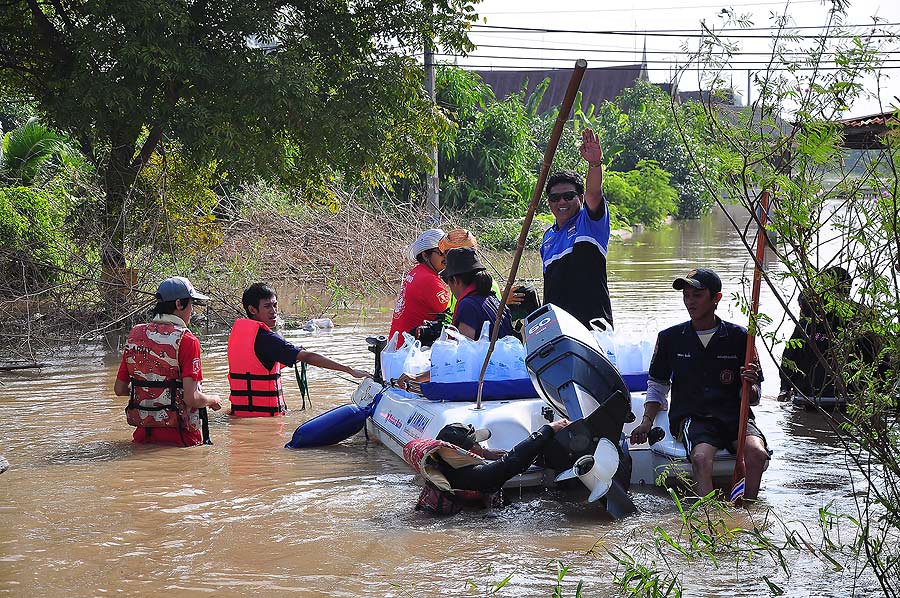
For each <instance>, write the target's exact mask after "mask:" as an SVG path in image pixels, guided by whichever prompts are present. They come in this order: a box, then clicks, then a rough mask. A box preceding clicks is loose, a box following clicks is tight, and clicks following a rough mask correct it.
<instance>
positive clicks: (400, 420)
mask: <svg viewBox="0 0 900 598" xmlns="http://www.w3.org/2000/svg"><path fill="white" fill-rule="evenodd" d="M378 395H380V396H378ZM644 395H645V393H643V392H633V393H631V409H632V412H633V413H634V414H635V420H634V421H632V422H630V423H628V424H626V425H625V428H624V430H623V435H622V438H621V439H620V445H621V447H622V449H623V450H624V451H628V453H629V454H630V456H631V485H632V486H635V487H642V486H653V485H656V482H657V480H658V479H659V478H660V477H661V476H663V477H665V478H679V477H686V478H688V479H689V478H690V476H691V465H690V462H689V461H688V460H687V457H686V454H685V449H684V446H683V445H682V444H681V443H680V442H678V441H677V440H676V439H675V438H673V437H672V435H671V434H670V433H669V422H668V413H667V412H665V411H663V412H660V413H659V414H658V415H657V417H656V420H655V421H654V426H658V427H660V428H662V429H663V430H664V431H665V432H666V435H665V437H663V439H662V440H660V441H659V442H657V443H655V444H654V445H653V446H650V445H649V444H647V443H643V444H640V445H631V444H630V443H629V442H628V441H627V440H626V439H627V438H628V436H629V435H630V434H631V431H632V430H633V429H634V428H635V427H637V424H638V422H640V421H641V418H642V417H643V413H644ZM376 397H377V404H376V405H375V408H374V409H373V411H372V414H371V416H370V417H369V419H368V420H367V422H366V430H367V432H368V433H369V436H370V437H371V438H375V439H376V440H378V441H379V442H381V443H382V444H384V445H385V446H386V447H387V448H388V449H390V450H391V451H392V452H393V453H394V454H396V455H397V456H398V457H400V458H401V459H402V458H403V447H404V446H405V445H406V443H407V442H409V441H410V440H413V439H416V438H434V437H435V436H436V435H437V433H438V432H439V431H440V429H441V428H442V427H444V426H445V425H447V424H450V423H454V422H461V423H464V424H472V425H473V426H475V427H477V428H487V429H489V430H491V438H490V439H488V440H487V441H485V442H484V443H483V444H484V445H485V446H486V447H487V448H491V449H503V450H509V449H511V448H512V447H514V446H515V445H516V444H518V443H519V442H521V441H522V440H524V439H525V438H527V437H528V436H529V435H530V434H531V433H532V432H534V431H536V430H538V429H539V428H540V427H541V426H543V425H544V424H547V423H548V422H550V421H552V420H553V419H554V418H555V417H556V415H555V414H554V412H553V410H552V409H551V408H550V406H549V405H548V404H547V403H546V402H545V401H543V400H542V399H539V398H536V397H535V398H532V399H511V400H507V401H486V402H484V403H483V404H482V407H481V409H476V408H475V403H474V402H439V401H431V400H428V399H426V398H424V397H422V396H421V395H417V394H413V393H408V392H405V391H402V390H399V389H396V388H393V387H384V386H382V385H381V384H378V383H376V382H374V381H372V380H368V379H367V380H365V381H363V382H362V383H361V384H360V386H359V388H358V389H357V391H356V392H355V393H354V395H353V402H354V403H355V404H356V405H358V406H359V407H363V408H364V407H367V406H368V405H370V404H372V402H373V401H374V400H376ZM733 470H734V455H732V454H731V453H729V452H728V451H726V450H721V451H719V452H718V453H717V454H716V460H715V462H714V464H713V477H714V478H716V479H717V480H721V481H725V482H727V481H728V480H730V479H731V475H732V472H733ZM557 473H559V472H554V471H550V470H544V469H542V468H539V467H536V466H532V467H531V468H530V469H529V470H528V471H526V472H525V473H524V474H521V475H518V476H516V477H515V478H513V479H511V480H510V481H509V482H508V483H507V484H506V487H512V488H520V487H547V488H549V487H554V486H555V482H554V478H555V476H556V474H557Z"/></svg>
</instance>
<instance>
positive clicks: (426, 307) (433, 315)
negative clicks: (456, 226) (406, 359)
mask: <svg viewBox="0 0 900 598" xmlns="http://www.w3.org/2000/svg"><path fill="white" fill-rule="evenodd" d="M443 238H444V231H442V230H441V229H439V228H431V229H428V230H426V231H425V232H423V233H422V234H421V235H419V237H418V238H417V239H416V240H415V241H414V242H413V244H412V245H410V247H409V253H408V254H407V256H408V257H409V259H410V261H414V262H417V263H416V266H415V267H414V268H413V269H412V270H410V271H409V272H408V273H407V274H406V276H405V277H404V278H403V285H402V286H401V287H400V296H399V297H397V305H396V306H395V307H394V317H393V319H392V320H391V331H390V334H389V338H390V337H391V336H393V335H394V333H395V332H399V333H401V335H402V333H404V332H409V331H410V330H412V329H413V328H416V327H417V326H421V325H422V324H423V323H424V322H429V321H432V320H437V319H439V318H440V317H441V316H442V315H443V313H444V312H445V311H446V310H447V305H448V304H449V303H450V289H449V288H447V285H446V284H444V281H443V280H441V277H440V276H439V275H438V274H439V273H440V271H441V270H443V269H444V265H445V263H446V262H445V259H444V252H443V251H441V249H440V248H439V247H438V245H439V244H440V242H441V239H443ZM400 344H401V345H402V344H403V338H402V336H401V337H400Z"/></svg>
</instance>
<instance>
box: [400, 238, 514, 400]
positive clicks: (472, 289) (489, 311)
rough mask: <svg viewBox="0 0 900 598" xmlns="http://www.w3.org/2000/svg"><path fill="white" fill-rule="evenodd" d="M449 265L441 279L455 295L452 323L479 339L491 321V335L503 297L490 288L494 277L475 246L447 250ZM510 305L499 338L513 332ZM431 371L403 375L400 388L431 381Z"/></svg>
mask: <svg viewBox="0 0 900 598" xmlns="http://www.w3.org/2000/svg"><path fill="white" fill-rule="evenodd" d="M446 257H447V266H446V267H445V268H444V270H443V271H442V272H441V278H442V279H444V281H445V282H446V283H447V286H448V287H450V291H451V292H452V293H453V296H454V297H456V308H455V309H454V311H453V325H454V326H456V328H457V330H459V331H460V333H461V334H463V335H464V336H467V337H469V338H470V339H472V340H473V341H474V340H478V335H479V334H481V329H482V327H483V326H484V323H485V322H490V331H491V334H493V332H494V325H495V323H496V321H497V310H498V309H499V308H500V300H499V299H497V297H496V296H495V295H494V293H493V292H492V291H491V287H492V286H493V284H494V279H493V278H492V277H491V275H490V274H488V272H487V269H486V268H485V267H484V266H483V265H482V264H481V262H480V261H479V260H478V257H477V256H476V255H475V249H473V248H472V247H461V248H459V249H451V250H450V251H448V252H447V256H446ZM514 334H515V331H514V330H513V327H512V320H511V319H510V315H509V308H508V307H505V306H504V308H503V317H502V318H501V320H500V334H499V335H498V336H497V338H503V337H505V336H510V335H514ZM429 380H431V372H430V371H429V372H423V373H422V374H419V375H418V376H415V377H412V376H409V375H407V374H403V375H402V376H400V378H398V379H397V386H398V387H399V388H403V389H407V388H408V384H409V382H411V381H412V382H419V383H421V382H428V381H429Z"/></svg>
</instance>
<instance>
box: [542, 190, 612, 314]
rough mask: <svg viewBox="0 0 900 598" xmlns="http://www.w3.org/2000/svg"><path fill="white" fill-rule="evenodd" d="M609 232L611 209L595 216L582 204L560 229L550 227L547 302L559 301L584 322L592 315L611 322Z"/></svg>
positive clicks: (544, 252)
mask: <svg viewBox="0 0 900 598" xmlns="http://www.w3.org/2000/svg"><path fill="white" fill-rule="evenodd" d="M604 201H606V200H605V199H604ZM609 233H610V226H609V209H604V210H603V216H601V217H600V218H597V219H595V218H593V217H592V216H591V213H590V212H589V211H588V209H587V206H583V207H582V208H581V211H579V212H578V213H577V214H575V216H573V217H572V218H571V219H570V220H569V221H568V222H566V223H565V224H564V225H563V227H562V228H561V229H560V228H557V226H556V225H555V224H554V225H553V226H552V227H550V228H548V229H547V230H546V232H544V240H543V242H542V243H541V260H543V263H544V303H552V304H554V305H558V306H559V307H561V308H563V309H564V310H566V311H567V312H569V313H570V314H572V315H573V316H575V318H576V319H577V320H578V321H579V322H581V323H582V324H584V325H585V326H589V322H590V321H591V320H592V319H593V318H600V317H603V318H606V319H607V320H608V321H609V322H612V306H611V305H610V302H609V283H608V282H607V278H606V254H607V251H608V249H609Z"/></svg>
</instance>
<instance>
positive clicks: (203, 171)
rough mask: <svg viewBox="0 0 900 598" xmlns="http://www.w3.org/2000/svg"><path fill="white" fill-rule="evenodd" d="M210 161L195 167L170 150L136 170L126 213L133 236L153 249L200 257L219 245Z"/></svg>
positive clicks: (220, 242)
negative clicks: (129, 214) (130, 218)
mask: <svg viewBox="0 0 900 598" xmlns="http://www.w3.org/2000/svg"><path fill="white" fill-rule="evenodd" d="M214 173H215V164H207V165H195V164H192V163H190V162H188V161H187V160H185V159H184V157H183V156H182V155H181V154H179V153H178V152H175V151H168V152H166V153H165V155H163V156H160V155H158V154H157V155H154V156H153V157H152V158H151V159H150V161H149V162H148V163H147V165H146V166H145V167H144V168H143V169H142V170H141V174H140V176H139V179H138V182H137V188H138V190H139V191H140V193H136V194H135V195H134V197H133V201H132V205H134V208H133V209H132V213H133V214H134V215H135V216H137V220H138V221H139V222H140V225H139V228H138V229H137V233H138V237H139V238H141V239H142V240H143V242H144V243H145V244H146V245H148V246H149V247H152V248H153V249H155V250H156V251H163V252H166V253H169V254H172V255H187V256H191V255H204V254H207V253H209V252H210V251H212V250H213V249H215V248H216V247H218V246H219V245H221V244H222V230H221V227H220V225H219V223H218V222H217V220H216V217H215V216H214V214H213V210H214V208H215V207H216V205H217V203H218V198H217V197H216V194H215V193H213V191H212V190H211V189H210V185H211V184H212V181H213V177H214Z"/></svg>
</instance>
